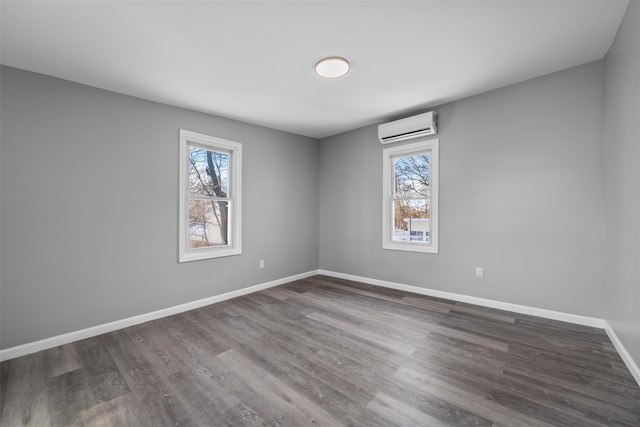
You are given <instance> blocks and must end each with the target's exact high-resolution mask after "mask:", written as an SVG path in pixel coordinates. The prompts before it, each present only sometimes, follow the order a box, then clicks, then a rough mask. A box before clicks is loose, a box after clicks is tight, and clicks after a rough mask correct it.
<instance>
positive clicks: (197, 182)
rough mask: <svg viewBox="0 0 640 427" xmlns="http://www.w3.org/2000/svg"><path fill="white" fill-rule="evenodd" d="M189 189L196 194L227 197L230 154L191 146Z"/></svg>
mask: <svg viewBox="0 0 640 427" xmlns="http://www.w3.org/2000/svg"><path fill="white" fill-rule="evenodd" d="M189 191H190V192H191V194H193V195H194V196H212V197H227V195H228V194H229V154H228V153H221V152H218V151H210V150H205V149H204V148H200V147H194V146H189Z"/></svg>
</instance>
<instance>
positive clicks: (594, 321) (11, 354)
mask: <svg viewBox="0 0 640 427" xmlns="http://www.w3.org/2000/svg"><path fill="white" fill-rule="evenodd" d="M316 274H322V275H325V276H331V277H335V278H338V279H345V280H353V281H356V282H362V283H367V284H370V285H375V286H381V287H385V288H391V289H398V290H401V291H406V292H413V293H415V294H420V295H427V296H432V297H437V298H445V299H449V300H452V301H460V302H465V303H469V304H476V305H480V306H484V307H491V308H497V309H500V310H505V311H512V312H514V313H520V314H528V315H531V316H538V317H542V318H545V319H551V320H560V321H563V322H568V323H574V324H578V325H583V326H591V327H594V328H600V329H604V330H605V332H606V333H607V335H608V336H609V339H611V342H612V343H613V345H614V347H615V348H616V350H617V352H618V354H619V355H620V357H621V358H622V360H623V361H624V363H625V365H627V368H628V369H629V371H630V372H631V375H633V377H634V378H635V380H636V382H637V383H638V385H640V368H639V367H638V365H637V364H636V362H635V361H634V360H633V358H632V357H631V355H630V354H629V352H628V351H627V349H626V348H625V347H624V345H623V344H622V342H621V341H620V339H619V338H618V336H617V335H616V333H615V331H614V330H613V329H612V328H611V325H609V323H608V322H607V321H606V320H604V319H598V318H596V317H588V316H580V315H577V314H569V313H563V312H560V311H553V310H546V309H543V308H535V307H529V306H525V305H519V304H512V303H508V302H501V301H495V300H490V299H485V298H478V297H473V296H468V295H462V294H455V293H451V292H445V291H438V290H435V289H428V288H422V287H419V286H412V285H404V284H402V283H395V282H389V281H386V280H378V279H372V278H369V277H362V276H355V275H352V274H345V273H338V272H335V271H328V270H313V271H308V272H306V273H301V274H296V275H293V276H288V277H284V278H282V279H277V280H273V281H271V282H266V283H261V284H258V285H254V286H249V287H247V288H243V289H238V290H236V291H232V292H227V293H224V294H220V295H215V296H212V297H208V298H203V299H199V300H197V301H192V302H188V303H185V304H180V305H176V306H173V307H169V308H165V309H162V310H157V311H153V312H151V313H146V314H141V315H139V316H133V317H129V318H126V319H122V320H116V321H114V322H110V323H105V324H103V325H98V326H93V327H91V328H86V329H81V330H79V331H75V332H69V333H67V334H63V335H58V336H55V337H51V338H46V339H43V340H40V341H35V342H32V343H27V344H23V345H19V346H16V347H10V348H7V349H4V350H0V361H5V360H9V359H14V358H16V357H20V356H25V355H27V354H31V353H36V352H38V351H41V350H47V349H49V348H53V347H57V346H59V345H64V344H68V343H71V342H74V341H79V340H83V339H86V338H91V337H95V336H98V335H102V334H105V333H107V332H113V331H116V330H118V329H123V328H127V327H129V326H134V325H139V324H141V323H145V322H149V321H151V320H156V319H160V318H163V317H167V316H171V315H174V314H179V313H184V312H185V311H189V310H194V309H196V308H200V307H204V306H206V305H210V304H215V303H217V302H221V301H226V300H229V299H232V298H236V297H239V296H242V295H247V294H250V293H253V292H258V291H261V290H264V289H268V288H272V287H274V286H279V285H283V284H285V283H289V282H293V281H295V280H300V279H305V278H307V277H311V276H314V275H316Z"/></svg>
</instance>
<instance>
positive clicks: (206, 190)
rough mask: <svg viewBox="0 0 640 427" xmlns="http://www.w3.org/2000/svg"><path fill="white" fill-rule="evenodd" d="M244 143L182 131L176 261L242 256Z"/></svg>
mask: <svg viewBox="0 0 640 427" xmlns="http://www.w3.org/2000/svg"><path fill="white" fill-rule="evenodd" d="M241 164H242V145H241V144H239V143H237V142H232V141H227V140H224V139H220V138H215V137H212V136H208V135H202V134H199V133H195V132H190V131H187V130H183V129H181V130H180V168H179V169H180V208H179V218H180V223H179V233H178V234H179V239H180V241H179V244H178V248H179V262H186V261H196V260H200V259H208V258H217V257H223V256H229V255H238V254H241V253H242V224H241V219H242V197H241V192H242V182H241V177H242V173H241Z"/></svg>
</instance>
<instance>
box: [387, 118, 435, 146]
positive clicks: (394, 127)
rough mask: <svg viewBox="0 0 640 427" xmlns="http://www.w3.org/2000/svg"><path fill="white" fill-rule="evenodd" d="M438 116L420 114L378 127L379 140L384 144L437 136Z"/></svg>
mask: <svg viewBox="0 0 640 427" xmlns="http://www.w3.org/2000/svg"><path fill="white" fill-rule="evenodd" d="M437 118H438V114H437V113H436V112H435V111H429V112H428V113H422V114H418V115H417V116H412V117H407V118H405V119H400V120H396V121H393V122H389V123H384V124H381V125H380V126H378V138H379V139H380V142H381V143H383V144H389V143H392V142H397V141H406V140H409V139H414V138H420V137H423V136H429V135H435V134H436V133H438V129H437Z"/></svg>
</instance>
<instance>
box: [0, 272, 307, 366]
mask: <svg viewBox="0 0 640 427" xmlns="http://www.w3.org/2000/svg"><path fill="white" fill-rule="evenodd" d="M316 274H318V270H313V271H308V272H306V273H301V274H296V275H293V276H289V277H284V278H282V279H277V280H273V281H271V282H266V283H260V284H258V285H254V286H249V287H248V288H243V289H238V290H237V291H231V292H227V293H224V294H220V295H215V296H212V297H208V298H203V299H199V300H197V301H191V302H188V303H185V304H180V305H176V306H173V307H169V308H164V309H162V310H157V311H152V312H151V313H146V314H141V315H139V316H133V317H128V318H126V319H121V320H116V321H114V322H109V323H105V324H102V325H97V326H93V327H90V328H86V329H81V330H79V331H74V332H69V333H67V334H63V335H57V336H55V337H51V338H45V339H43V340H40V341H35V342H31V343H27V344H23V345H18V346H15V347H10V348H7V349H4V350H0V362H1V361H5V360H9V359H14V358H16V357H20V356H25V355H27V354H31V353H36V352H38V351H41V350H46V349H49V348H53V347H57V346H59V345H64V344H68V343H71V342H74V341H79V340H83V339H85V338H91V337H95V336H98V335H102V334H105V333H107V332H113V331H117V330H118V329H122V328H126V327H129V326H134V325H139V324H141V323H145V322H148V321H150V320H156V319H160V318H163V317H167V316H171V315H174V314H178V313H184V312H185V311H189V310H193V309H196V308H200V307H204V306H206V305H210V304H214V303H217V302H220V301H225V300H228V299H231V298H236V297H239V296H242V295H247V294H250V293H253V292H258V291H261V290H263V289H268V288H272V287H274V286H278V285H282V284H285V283H288V282H293V281H294V280H300V279H305V278H307V277H311V276H314V275H316Z"/></svg>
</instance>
